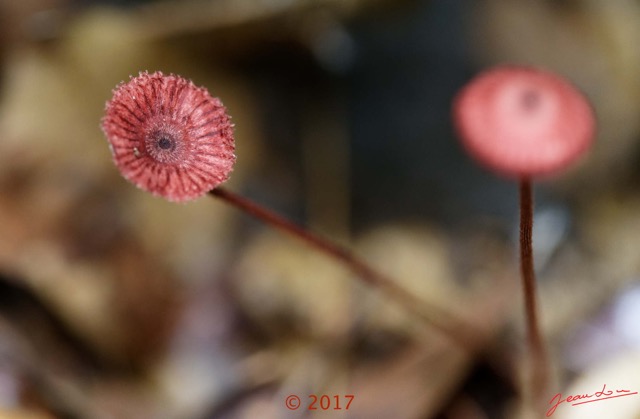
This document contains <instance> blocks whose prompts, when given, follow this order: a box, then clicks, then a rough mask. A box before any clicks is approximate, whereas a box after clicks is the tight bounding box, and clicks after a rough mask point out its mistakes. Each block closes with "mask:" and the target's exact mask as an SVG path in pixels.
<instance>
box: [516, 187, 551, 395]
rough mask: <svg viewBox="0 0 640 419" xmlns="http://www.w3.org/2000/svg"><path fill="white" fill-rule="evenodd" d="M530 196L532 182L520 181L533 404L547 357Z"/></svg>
mask: <svg viewBox="0 0 640 419" xmlns="http://www.w3.org/2000/svg"><path fill="white" fill-rule="evenodd" d="M532 230H533V192H532V190H531V181H530V180H529V179H522V180H521V181H520V269H521V272H522V286H523V291H524V308H525V318H526V324H527V343H528V347H529V354H530V361H531V365H530V368H531V390H532V397H533V399H534V400H537V401H540V400H541V399H542V398H543V397H544V391H545V387H546V386H547V380H548V374H549V372H548V368H549V367H548V361H547V355H546V351H545V348H544V343H543V340H542V334H541V333H540V325H539V320H538V307H537V291H536V275H535V271H534V268H533V241H532Z"/></svg>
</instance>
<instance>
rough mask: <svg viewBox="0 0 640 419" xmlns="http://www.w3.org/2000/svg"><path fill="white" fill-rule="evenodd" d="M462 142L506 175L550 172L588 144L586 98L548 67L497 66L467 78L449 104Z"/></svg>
mask: <svg viewBox="0 0 640 419" xmlns="http://www.w3.org/2000/svg"><path fill="white" fill-rule="evenodd" d="M453 117H454V124H455V127H456V129H457V131H458V134H459V136H460V138H461V140H462V144H463V145H464V147H465V149H466V150H467V152H468V153H469V154H471V156H473V157H474V158H475V159H476V160H477V161H478V162H479V163H480V164H482V165H483V166H485V167H487V168H489V169H491V170H493V171H494V172H497V173H498V174H501V175H504V176H507V177H510V178H527V177H532V176H538V175H550V174H554V173H556V172H558V171H560V170H562V169H565V168H566V167H567V166H569V165H570V164H571V163H572V162H573V161H574V160H576V159H577V158H578V157H580V156H581V155H582V154H583V153H584V152H585V151H586V150H587V149H588V148H589V147H590V145H591V143H592V142H593V138H594V135H595V128H596V121H595V116H594V112H593V108H592V107H591V104H590V103H589V101H588V99H587V98H586V97H585V96H584V95H583V94H582V93H581V92H580V91H579V90H578V89H577V88H576V87H574V86H573V85H572V84H571V83H569V82H568V81H566V80H565V79H563V78H562V77H560V76H558V75H556V74H554V73H551V72H549V71H545V70H540V69H537V68H532V67H526V66H506V65H505V66H499V67H495V68H493V69H490V70H488V71H485V72H483V73H481V74H479V75H478V76H477V77H475V78H474V79H473V80H471V81H470V82H469V83H468V84H467V85H466V86H465V87H463V88H462V90H461V91H460V92H459V93H458V95H457V97H456V98H455V100H454V104H453Z"/></svg>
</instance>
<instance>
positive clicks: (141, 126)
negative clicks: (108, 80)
mask: <svg viewBox="0 0 640 419" xmlns="http://www.w3.org/2000/svg"><path fill="white" fill-rule="evenodd" d="M102 131H103V132H104V134H105V136H106V137H107V140H108V141H109V146H110V149H111V154H112V157H113V161H114V162H115V164H116V166H117V167H118V169H120V172H121V173H122V175H123V176H124V177H125V178H126V179H128V180H129V181H130V182H132V183H133V184H135V185H137V186H138V187H139V188H141V189H143V190H145V191H148V192H151V193H152V194H154V195H156V196H160V197H163V198H166V199H168V200H169V201H175V202H184V201H190V200H193V199H196V198H198V197H200V196H202V195H204V194H205V193H207V192H208V191H210V190H211V189H214V188H215V187H217V186H219V185H220V184H221V183H223V182H224V181H226V180H227V179H228V178H229V175H230V173H231V171H232V169H233V165H234V163H235V161H236V157H235V154H234V150H235V143H234V138H233V125H232V124H231V120H230V118H229V115H228V114H227V110H226V108H225V107H224V106H223V105H222V102H220V100H219V99H218V98H215V97H212V96H211V95H210V94H209V92H208V91H207V90H206V89H204V88H202V87H197V86H195V85H194V84H193V83H192V82H191V81H189V80H186V79H184V78H182V77H179V76H175V75H168V76H165V75H164V74H162V73H161V72H159V71H158V72H155V73H153V74H149V73H147V72H142V73H140V74H139V75H138V76H137V77H132V78H131V80H130V81H129V82H127V83H121V84H120V85H118V86H117V87H116V88H115V89H114V91H113V98H112V99H111V100H109V101H108V102H107V104H106V111H105V116H104V118H102Z"/></svg>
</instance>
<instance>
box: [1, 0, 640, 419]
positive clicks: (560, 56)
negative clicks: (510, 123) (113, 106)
mask: <svg viewBox="0 0 640 419" xmlns="http://www.w3.org/2000/svg"><path fill="white" fill-rule="evenodd" d="M638 39H640V3H638V2H637V1H633V0H606V1H605V0H402V1H401V0H393V1H392V0H315V1H309V0H306V1H305V0H158V1H153V0H144V1H142V0H140V1H134V0H113V1H109V0H20V1H19V0H0V418H16V419H18V418H19V419H22V418H37V419H40V418H88V419H93V418H124V419H127V418H167V419H173V418H177V419H183V418H184V419H214V418H216V419H217V418H221V419H233V418H264V419H270V418H381V419H386V418H408V419H409V418H416V419H417V418H452V419H453V418H455V419H466V418H469V419H476V418H477V419H483V418H524V417H528V416H526V415H527V413H526V412H524V411H523V409H522V408H521V402H520V399H521V398H520V388H521V382H522V380H523V378H522V375H523V360H522V354H523V350H524V348H523V345H522V341H523V323H524V322H523V320H524V319H523V316H522V311H523V310H522V302H521V295H520V294H521V292H520V287H519V281H520V279H519V274H518V267H517V259H516V258H517V244H516V241H517V234H518V231H517V230H518V225H517V220H518V209H517V186H516V185H515V184H514V183H512V182H508V181H504V180H501V179H499V178H496V177H495V176H493V175H492V174H490V173H487V172H486V171H484V170H482V169H480V168H478V167H476V165H475V164H474V163H473V162H472V161H471V160H470V159H469V158H468V157H467V156H465V155H464V153H463V151H462V149H461V147H460V146H459V144H458V142H457V140H456V138H455V135H454V133H453V129H452V126H451V120H450V106H451V101H452V98H453V96H454V95H455V93H456V91H457V90H458V89H459V88H460V87H461V86H462V85H463V84H464V83H465V82H466V81H468V80H469V79H470V78H471V77H473V75H474V74H476V73H477V72H478V71H480V70H482V69H483V68H486V67H489V66H491V65H494V64H498V63H505V62H511V63H523V64H534V65H538V66H541V67H544V68H547V69H551V70H554V71H556V72H558V73H559V74H562V75H564V76H566V77H568V78H569V79H570V80H572V81H573V82H574V83H575V84H576V85H577V86H579V87H580V88H581V89H582V90H583V91H584V92H585V93H586V94H587V96H588V97H589V98H590V99H591V100H592V102H593V105H594V108H595V110H596V114H597V116H598V120H599V132H598V138H597V140H596V144H595V146H594V148H593V149H592V150H591V152H590V153H589V155H588V156H587V157H586V158H584V159H583V160H581V161H580V162H579V163H578V164H577V165H575V166H574V167H572V169H571V170H570V171H569V172H567V173H565V174H563V175H562V176H561V177H558V178H554V179H545V180H541V181H540V182H538V183H537V184H536V215H535V217H536V219H535V224H534V225H535V227H534V246H535V258H536V268H537V272H538V276H539V285H540V306H541V307H540V308H541V312H542V315H541V317H542V323H543V329H544V332H545V335H546V337H547V339H548V345H549V351H550V354H551V357H552V362H553V367H554V374H553V375H554V377H553V383H552V384H551V385H550V388H549V389H548V394H549V400H551V398H552V397H553V396H554V395H555V394H556V393H559V392H561V393H563V394H565V395H569V394H582V393H593V392H595V391H598V390H600V389H601V388H602V385H603V384H606V385H607V388H611V389H616V388H626V389H630V390H633V391H640V355H639V354H640V350H639V349H640V326H639V325H640V309H639V307H640V284H639V278H640V189H639V187H638V185H639V180H640V170H638V168H637V167H638V163H639V162H640V150H639V146H640V141H639V139H640V138H639V136H640V118H639V117H638V116H640V76H638V75H639V74H640V50H639V49H638V48H637V40H638ZM144 70H149V71H156V70H160V71H163V72H165V73H176V74H180V75H182V76H183V77H186V78H189V79H192V80H193V81H194V82H195V83H196V84H197V85H202V86H205V87H207V88H208V89H209V91H210V92H211V93H212V95H214V96H218V97H220V98H221V100H222V101H223V102H224V103H225V105H226V106H227V108H228V110H229V113H230V114H231V115H232V118H233V121H234V123H235V125H236V146H237V153H236V154H237V156H238V161H237V164H236V167H235V170H234V173H233V175H232V177H231V180H230V181H229V182H228V184H227V185H226V187H227V188H228V189H230V190H233V191H235V192H238V193H240V194H242V195H244V196H246V197H248V198H251V199H253V200H255V201H257V202H260V203H262V204H264V205H265V206H267V207H269V208H272V209H274V210H276V211H278V212H279V213H281V214H283V215H286V216H287V217H288V218H290V219H291V220H293V221H295V222H297V223H300V224H302V225H305V226H308V227H309V228H310V229H311V230H313V231H315V232H317V233H319V234H321V235H323V236H325V237H329V238H331V239H332V240H334V241H336V242H338V243H341V244H342V245H344V246H347V247H349V248H351V249H354V252H355V253H356V254H358V255H360V256H362V257H363V258H364V259H366V260H368V261H370V263H371V265H372V266H374V267H375V268H376V269H379V270H380V271H382V272H385V273H387V274H389V275H391V276H393V277H394V278H396V280H397V281H398V282H399V283H400V284H401V285H402V286H403V287H405V288H406V289H408V290H410V291H411V292H412V293H414V294H415V295H416V296H417V297H419V298H421V299H422V300H423V301H424V302H425V305H428V306H433V307H438V308H440V309H442V310H445V311H447V312H449V313H451V314H452V315H456V316H458V317H459V318H461V319H464V320H465V321H466V322H468V324H469V325H474V327H475V326H477V327H479V328H480V329H482V330H486V331H490V333H489V332H488V333H489V334H488V335H487V336H488V338H487V344H486V347H485V348H484V349H483V351H482V355H479V354H478V353H477V352H473V351H471V352H470V351H468V350H467V349H465V348H463V347H461V345H460V344H459V343H456V342H455V341H454V340H451V339H450V337H448V336H446V335H443V334H442V333H440V332H438V331H436V330H435V329H433V328H432V327H430V326H429V325H428V324H424V323H422V322H420V321H419V319H416V318H415V317H414V316H412V315H411V314H409V313H408V312H407V311H406V310H405V309H404V308H403V307H402V306H401V305H398V304H396V303H393V302H391V301H390V299H389V298H388V296H386V295H385V294H384V293H381V292H379V291H378V290H375V289H371V288H370V287H368V286H366V285H365V284H364V283H362V282H361V281H359V280H358V278H355V277H354V276H353V274H351V273H350V272H348V271H347V270H345V269H344V268H343V267H342V266H340V265H338V264H337V263H336V262H335V261H332V260H329V259H327V258H326V257H325V256H323V255H318V254H316V253H313V252H312V251H310V250H309V249H308V248H307V247H306V246H305V245H303V244H300V243H298V242H296V241H294V240H291V239H289V238H287V237H284V236H282V235H281V234H280V233H277V232H274V231H273V230H272V229H270V228H268V227H265V226H263V225H261V224H259V223H257V222H256V221H254V220H252V219H250V218H249V217H247V216H246V215H244V214H242V213H239V212H237V211H236V210H234V209H232V208H229V207H227V206H226V205H225V204H224V203H223V202H221V201H217V200H214V199H211V198H208V197H205V198H202V199H200V200H198V201H197V202H194V203H189V204H184V205H178V204H172V203H169V202H165V201H163V200H161V199H158V198H154V197H152V196H151V195H149V194H147V193H144V192H142V191H140V190H138V189H136V188H135V187H134V186H132V185H130V184H129V183H127V182H126V181H125V180H124V179H123V178H121V177H120V175H119V173H118V171H117V169H116V168H115V166H114V165H113V164H112V162H111V156H110V153H109V150H108V147H107V142H106V140H105V139H104V137H103V135H102V133H101V131H100V128H99V123H100V118H101V117H102V113H103V110H104V104H105V101H106V100H108V99H109V98H110V97H111V91H112V89H113V88H114V87H115V86H116V85H117V83H119V82H121V81H123V80H128V78H129V76H130V75H136V74H137V73H138V72H140V71H144ZM289 395H297V396H299V397H300V398H301V404H302V405H301V408H300V409H298V410H295V411H293V410H289V409H287V407H286V405H285V399H286V397H287V396H289ZM309 395H317V396H318V398H320V396H322V395H328V396H330V400H331V402H332V404H331V406H330V409H329V410H323V409H322V407H321V406H320V405H319V404H318V405H317V406H316V407H318V410H316V411H313V410H308V407H309V405H310V404H311V402H312V399H310V398H309V397H308V396H309ZM346 395H354V400H353V402H352V403H351V405H350V406H349V409H348V410H347V409H346V408H345V407H346V402H347V399H346V398H345V397H346ZM334 396H339V397H338V398H337V399H336V398H334ZM336 401H339V402H340V403H341V405H340V407H341V409H337V407H338V406H337V405H336ZM554 417H557V418H574V417H575V418H577V417H580V418H591V417H593V418H602V417H615V418H618V419H625V418H636V419H637V418H640V397H635V398H634V397H627V398H625V399H624V400H622V399H618V400H612V401H607V402H601V403H592V404H589V405H585V406H575V407H572V406H569V405H566V404H565V405H562V406H560V407H559V408H558V410H557V411H556V412H555V413H554Z"/></svg>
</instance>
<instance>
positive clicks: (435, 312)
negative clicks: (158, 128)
mask: <svg viewBox="0 0 640 419" xmlns="http://www.w3.org/2000/svg"><path fill="white" fill-rule="evenodd" d="M209 193H210V194H211V195H212V196H215V197H217V198H220V199H222V200H223V201H225V202H227V203H229V204H231V205H233V206H234V207H236V208H239V209H240V210H242V211H244V212H245V213H247V214H249V215H251V216H253V217H255V218H257V219H259V220H261V221H263V222H265V223H266V224H269V225H271V226H272V227H274V228H276V229H278V230H281V231H283V232H285V233H287V234H290V235H292V236H295V237H297V238H298V239H300V240H302V241H304V242H306V243H307V244H308V245H309V246H311V247H312V248H314V249H316V250H317V251H320V252H322V253H324V254H325V255H327V256H328V257H330V258H332V259H334V260H336V261H338V262H340V263H342V264H343V265H344V266H346V267H347V268H348V269H350V270H351V271H352V272H354V273H355V274H356V275H357V276H358V278H360V279H361V280H363V281H364V282H366V283H368V284H370V285H373V286H375V287H377V288H379V289H381V290H382V291H383V292H384V293H385V294H386V295H387V296H389V297H390V298H393V299H394V300H396V301H397V302H399V303H400V304H401V305H402V306H404V307H405V308H406V309H408V310H410V311H411V312H413V313H414V314H416V315H417V316H419V317H420V318H421V319H422V320H423V321H425V322H426V323H428V324H430V325H431V326H432V327H434V328H436V329H438V330H440V331H441V332H442V333H444V334H445V335H448V336H449V337H450V338H451V339H453V340H455V341H457V342H458V343H461V344H462V345H463V347H464V348H467V349H476V348H477V347H478V345H480V344H481V342H482V341H483V337H484V336H483V335H482V334H481V331H479V330H477V328H474V327H472V326H471V325H469V324H467V323H466V322H462V321H461V320H459V319H457V318H455V317H454V316H452V315H451V314H449V313H448V312H445V311H443V310H442V309H440V308H438V307H434V306H432V305H426V303H425V302H424V301H422V300H420V299H419V298H417V297H416V296H415V295H413V294H411V293H410V292H408V291H407V290H406V289H404V288H402V287H401V286H399V285H398V284H397V282H395V281H394V280H392V279H391V278H389V277H387V276H386V275H383V274H382V273H380V272H378V271H376V270H374V269H373V268H371V267H370V266H369V265H368V264H366V263H365V262H364V261H362V260H361V259H359V258H358V257H356V256H354V255H353V254H352V253H351V252H350V251H349V250H347V249H345V248H343V247H341V246H339V245H337V244H335V243H332V242H330V241H328V240H326V239H324V238H322V237H320V236H317V235H315V234H313V233H311V232H310V231H308V230H305V229H304V228H302V227H300V226H298V225H296V224H294V223H292V222H291V221H289V220H287V219H285V218H283V217H282V216H280V215H278V214H276V213H274V212H272V211H270V210H268V209H266V208H264V207H262V206H260V205H258V204H256V203H254V202H253V201H250V200H249V199H247V198H244V197H241V196H239V195H237V194H235V193H233V192H230V191H228V190H226V189H224V188H220V187H218V188H216V189H213V190H212V191H210V192H209Z"/></svg>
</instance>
